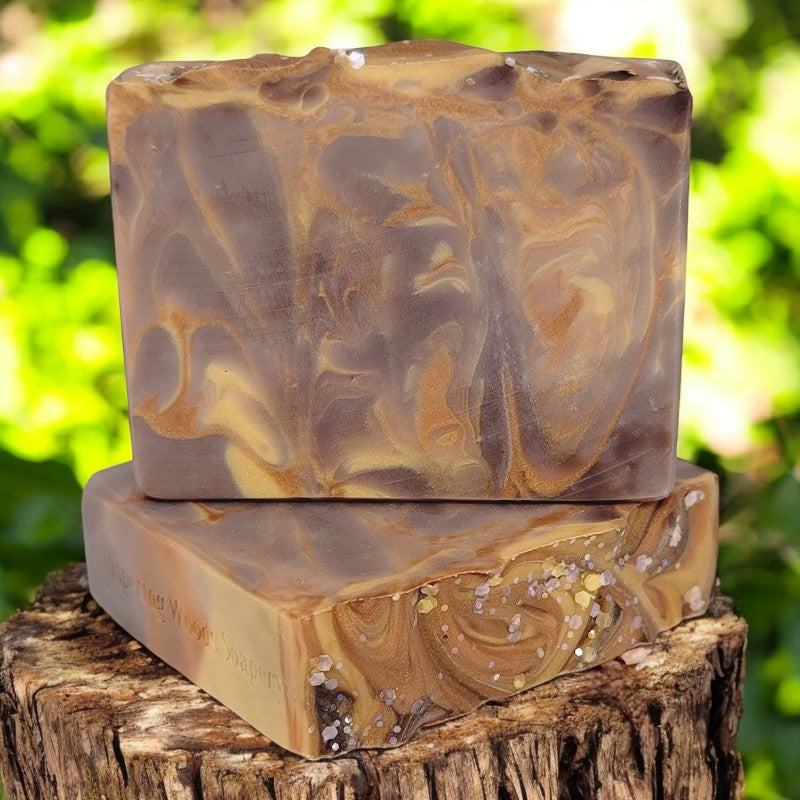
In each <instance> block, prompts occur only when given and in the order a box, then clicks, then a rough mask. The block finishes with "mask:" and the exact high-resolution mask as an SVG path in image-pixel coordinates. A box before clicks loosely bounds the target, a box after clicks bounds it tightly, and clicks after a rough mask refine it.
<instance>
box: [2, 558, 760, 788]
mask: <svg viewBox="0 0 800 800" xmlns="http://www.w3.org/2000/svg"><path fill="white" fill-rule="evenodd" d="M86 586H87V584H86V578H85V572H84V568H83V566H82V565H80V566H74V567H71V568H69V569H67V570H65V571H63V572H60V573H57V574H55V575H53V576H51V578H50V579H49V580H48V581H47V583H46V584H45V585H44V586H43V587H42V589H41V590H40V592H39V595H38V597H37V600H36V602H35V603H34V604H33V605H32V606H30V607H29V608H27V609H25V610H23V611H21V612H19V613H18V614H16V615H15V616H14V617H12V618H11V619H10V620H9V621H8V622H7V623H6V624H5V625H4V626H3V627H2V628H0V712H2V718H1V722H0V737H1V743H0V774H2V776H3V780H4V781H5V785H6V791H7V793H8V795H9V800H23V798H24V799H25V800H31V799H33V798H36V799H37V800H39V799H40V798H41V800H49V798H64V799H65V800H66V799H67V798H68V799H69V800H88V799H89V798H92V799H95V800H101V799H102V798H105V800H116V799H117V798H146V799H147V800H151V798H163V799H164V800H184V798H185V799H186V800H190V799H192V800H201V798H204V799H205V800H255V798H274V800H300V799H301V798H308V800H312V799H313V800H326V799H327V798H331V800H334V799H335V800H342V798H346V799H347V800H350V799H352V800H356V798H365V799H366V798H380V799H381V800H387V799H389V798H391V799H392V800H394V799H395V798H404V799H406V798H407V799H409V800H433V798H439V800H443V799H444V798H447V800H450V798H453V799H454V800H455V799H456V798H458V799H459V800H460V798H465V799H468V798H482V799H484V800H489V799H490V798H497V799H498V800H499V799H500V798H513V799H514V800H572V798H581V799H582V798H598V799H599V800H612V799H613V800H645V799H649V798H661V799H662V800H706V799H708V800H712V799H713V800H728V798H738V797H740V796H741V788H742V771H741V762H740V760H739V756H738V754H737V752H736V746H735V740H736V733H737V729H738V723H739V715H740V711H741V682H742V668H743V655H744V645H745V636H746V626H745V623H744V622H743V621H742V620H741V619H739V618H738V617H736V616H735V615H734V614H733V613H732V612H731V608H730V602H729V601H727V600H725V599H724V598H718V599H716V600H715V601H714V603H713V604H712V607H711V609H710V612H709V614H707V615H706V616H705V617H702V618H700V619H695V620H691V621H689V622H685V623H683V624H682V625H680V626H679V627H678V628H676V629H674V630H672V631H669V632H667V633H666V634H663V635H662V636H661V637H659V639H658V641H657V642H656V643H655V644H654V645H652V646H647V647H641V648H637V650H636V651H631V652H629V653H628V654H626V659H625V660H626V661H628V662H629V663H624V662H623V661H622V660H616V661H613V662H611V663H608V664H606V665H604V666H602V667H599V668H597V669H592V670H589V671H586V672H583V673H580V674H577V675H570V676H566V677H562V678H558V679H556V680H554V681H552V682H550V683H548V684H545V685H544V686H540V687H537V688H535V689H533V690H531V691H529V692H525V693H523V694H521V695H518V696H517V697H515V698H513V699H511V700H510V701H508V702H505V703H502V704H496V705H487V706H484V707H483V708H481V709H479V710H478V711H477V712H474V713H472V714H469V715H468V716H465V717H463V718H461V719H459V720H456V721H453V722H450V723H447V724H445V725H441V726H438V727H435V728H431V729H429V730H426V731H423V732H421V734H420V735H419V736H418V738H417V739H416V740H415V741H414V742H412V743H410V744H408V745H405V746H403V747H400V748H396V749H394V750H383V751H380V750H366V751H360V752H356V753H351V754H349V755H348V756H346V757H342V758H339V759H336V760H332V761H322V762H311V761H306V760H304V759H302V758H299V757H297V756H293V755H290V754H288V753H287V752H286V751H283V750H281V749H279V748H277V747H275V746H274V745H271V744H270V743H269V742H268V741H267V740H266V739H264V737H262V736H260V735H258V734H257V733H255V731H254V730H253V729H252V728H250V727H249V726H248V725H247V724H246V723H244V722H242V721H241V720H239V719H238V717H236V716H235V715H233V714H232V713H231V712H230V711H228V710H227V709H226V708H224V707H223V706H221V705H220V704H219V703H217V702H215V701H214V700H212V699H211V698H209V697H208V696H207V695H206V694H205V693H203V692H202V691H201V690H200V689H198V688H196V687H195V686H193V685H192V684H191V683H189V682H188V681H186V680H185V679H183V678H182V677H181V676H179V675H178V674H177V673H175V672H174V671H173V670H171V669H170V668H168V667H166V666H165V665H164V664H163V663H161V662H160V661H158V660H157V659H155V658H154V657H153V656H151V655H150V654H149V653H148V652H147V651H146V650H144V649H143V648H142V647H141V646H140V645H139V644H138V643H137V642H135V641H133V640H131V638H130V637H129V636H128V635H127V634H125V633H124V632H123V631H122V630H121V629H120V628H118V627H117V626H116V625H115V624H114V623H113V622H112V621H111V620H110V619H109V618H108V617H107V616H106V615H105V614H104V613H103V612H102V611H101V610H100V609H99V608H98V606H97V605H96V603H95V602H94V601H93V600H92V599H91V597H90V596H89V595H88V594H87V589H86ZM255 701H256V699H255V698H254V702H255Z"/></svg>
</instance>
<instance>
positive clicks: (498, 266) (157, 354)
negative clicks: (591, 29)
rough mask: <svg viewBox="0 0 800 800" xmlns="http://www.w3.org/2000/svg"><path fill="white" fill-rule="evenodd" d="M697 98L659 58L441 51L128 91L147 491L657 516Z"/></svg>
mask: <svg viewBox="0 0 800 800" xmlns="http://www.w3.org/2000/svg"><path fill="white" fill-rule="evenodd" d="M690 106H691V98H690V95H689V92H688V91H687V89H686V86H685V84H684V81H683V77H682V73H681V71H680V68H679V67H678V66H677V65H676V64H675V63H673V62H668V61H653V60H639V59H609V58H598V57H593V56H580V55H567V54H558V53H539V52H529V53H515V54H513V55H506V54H502V53H493V52H490V51H486V50H481V49H477V48H472V47H466V46H461V45H455V44H450V43H445V42H411V43H406V44H393V45H385V46H381V47H374V48H366V49H364V50H361V51H349V52H344V51H331V50H327V49H322V48H319V49H316V50H313V51H312V52H311V53H310V54H309V55H307V56H305V57H304V58H287V57H282V56H275V55H269V56H268V55H264V56H256V57H254V58H252V59H249V60H242V61H230V62H194V63H160V64H148V65H144V66H141V67H137V68H134V69H131V70H128V71H127V72H124V73H123V74H122V75H121V76H120V77H119V78H117V80H115V81H114V82H113V83H112V84H111V86H110V88H109V92H108V131H109V146H110V154H111V162H112V199H113V209H114V230H115V237H116V248H117V262H118V269H119V281H120V292H121V304H122V322H123V334H124V341H125V353H126V357H127V366H126V369H127V378H128V390H129V399H130V415H131V426H132V434H133V449H134V463H135V464H136V470H137V478H138V481H139V484H140V486H141V487H142V489H143V490H144V492H145V493H146V494H148V495H150V496H152V497H159V498H183V499H198V498H205V499H224V498H238V497H251V498H282V497H285V498H289V497H354V498H356V497H359V498H397V499H502V498H508V499H513V498H518V499H537V498H562V499H568V500H603V501H614V500H630V499H642V498H657V497H663V496H665V495H666V494H667V493H668V492H669V491H670V489H671V488H672V483H673V480H674V474H673V465H674V454H675V437H676V420H677V405H678V384H679V373H680V352H681V328H682V314H683V290H684V259H685V245H686V238H685V233H686V197H687V177H688V151H689V122H690Z"/></svg>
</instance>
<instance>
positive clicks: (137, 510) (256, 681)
mask: <svg viewBox="0 0 800 800" xmlns="http://www.w3.org/2000/svg"><path fill="white" fill-rule="evenodd" d="M83 515H84V516H83V519H84V533H85V539H86V557H87V562H88V567H89V585H90V588H91V591H92V594H93V595H94V597H95V598H96V600H97V602H98V603H99V604H100V605H101V606H102V607H103V608H104V609H105V610H106V611H107V612H108V613H109V614H110V615H111V616H112V617H113V618H114V619H115V620H116V621H117V622H119V624H120V625H122V626H123V627H124V628H125V629H126V630H127V631H129V632H130V633H131V634H132V635H133V636H135V637H136V638H138V639H139V640H140V641H141V642H142V643H143V644H144V645H145V646H146V647H148V648H149V649H150V650H152V651H153V652H154V653H155V654H156V655H157V656H159V657H160V658H162V659H163V660H164V661H166V662H167V663H168V664H171V665H172V666H174V667H175V668H177V669H178V670H180V671H181V672H182V673H184V674H185V675H186V676H187V677H188V678H190V679H191V680H193V681H195V682H196V683H197V684H198V685H200V686H201V687H202V688H204V689H205V690H206V691H208V692H209V693H210V694H212V695H213V696H214V697H216V698H218V699H219V700H220V701H222V702H223V703H224V704H225V705H227V706H228V707H230V708H231V709H232V710H233V711H235V712H236V713H238V714H240V715H241V716H242V717H243V718H244V719H245V720H247V721H248V722H250V723H251V724H252V725H254V726H255V727H256V728H257V729H258V730H260V731H261V732H263V733H264V734H266V735H267V736H269V737H270V738H271V739H273V740H274V741H275V742H277V743H278V744H280V745H282V746H283V747H286V748H288V749H289V750H292V751H294V752H296V753H300V754H302V755H305V756H308V757H310V758H316V757H319V756H326V755H333V754H336V753H343V752H346V751H348V750H352V749H354V748H358V747H387V746H389V747H391V746H393V745H396V744H399V743H402V742H404V741H406V740H408V739H409V738H410V737H411V736H413V734H414V732H415V731H416V730H417V729H418V728H419V727H420V726H422V725H427V724H430V723H433V722H436V721H439V720H444V719H448V718H452V717H454V716H457V715H459V714H464V713H466V712H468V711H471V710H472V709H474V708H476V707H478V706H479V705H480V704H481V703H484V702H485V701H487V700H498V699H501V698H504V697H507V696H508V695H510V694H513V693H515V692H519V691H522V690H524V689H527V688H529V687H531V686H533V685H535V684H539V683H542V682H544V681H547V680H549V679H550V678H553V677H554V676H556V675H559V674H562V673H565V672H572V671H575V670H581V669H584V668H586V667H590V666H592V665H595V664H600V663H602V662H603V661H607V660H608V659H611V658H614V657H616V656H618V655H619V654H620V653H622V652H624V651H626V650H628V649H630V648H631V647H633V646H635V645H637V644H639V643H640V642H645V641H648V640H652V639H653V638H654V637H655V636H656V634H658V633H659V632H660V631H662V630H664V629H666V628H669V627H671V626H673V625H676V624H677V623H678V622H680V621H681V620H682V619H684V618H686V617H691V616H695V615H697V614H701V613H702V612H703V611H704V610H705V608H706V605H707V603H708V600H709V595H710V593H711V591H712V588H713V583H714V572H715V563H716V553H717V532H718V528H717V483H716V478H715V476H714V475H712V474H711V473H709V472H705V471H703V470H700V469H698V468H697V467H693V466H691V465H689V464H686V463H685V462H679V465H678V480H677V484H676V486H675V488H674V490H673V491H672V493H671V494H670V495H669V496H668V497H667V498H666V499H664V500H661V501H648V502H640V503H624V504H618V505H599V504H595V505H590V504H584V505H580V504H563V503H562V504H531V503H469V504H465V503H408V502H406V503H398V502H381V503H374V502H357V501H330V502H323V501H276V502H273V503H264V502H247V501H237V502H228V503H199V502H170V503H165V502H160V501H155V500H148V499H146V498H144V497H143V496H142V494H141V493H140V491H139V490H138V489H137V488H136V485H135V481H134V475H133V470H132V467H131V465H130V464H124V465H122V466H119V467H113V468H112V469H109V470H105V471H104V472H100V473H98V474H97V475H95V476H94V477H93V478H92V480H91V481H90V482H89V484H88V486H87V487H86V492H85V495H84V505H83Z"/></svg>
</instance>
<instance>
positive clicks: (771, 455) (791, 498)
mask: <svg viewBox="0 0 800 800" xmlns="http://www.w3.org/2000/svg"><path fill="white" fill-rule="evenodd" d="M598 7H601V9H602V10H601V14H602V16H603V20H601V21H602V22H603V23H604V24H605V27H603V25H600V24H599V22H595V19H596V16H597V12H596V10H597V8H598ZM643 9H649V10H648V11H646V12H645V11H643ZM593 15H594V16H593ZM615 15H616V16H615ZM609 23H610V24H609ZM592 26H594V27H595V28H596V30H594V31H592V30H591V28H592ZM676 26H677V27H676ZM576 30H578V32H579V33H581V35H582V36H583V37H584V38H583V39H581V38H580V37H578V38H577V39H576V38H575V36H573V35H572V34H573V33H574V32H575V31H576ZM592 33H593V34H594V36H595V39H594V40H591V39H589V40H587V39H586V36H588V35H590V34H592ZM799 34H800V5H798V4H797V3H796V2H794V0H705V2H702V3H701V2H699V0H673V2H670V0H663V2H660V3H644V2H642V3H638V4H637V3H635V2H630V0H628V2H623V0H618V2H610V1H609V2H604V3H595V4H594V7H592V5H591V2H590V0H495V2H489V3H480V2H478V0H460V2H458V3H452V2H450V0H427V1H426V2H423V0H268V1H267V2H260V1H259V0H206V1H205V2H188V0H179V1H176V2H169V3H165V2H162V1H161V0H140V1H138V2H134V0H57V1H55V2H46V0H28V2H23V1H22V0H15V2H10V3H9V2H3V1H2V0H0V619H3V618H5V617H6V616H7V615H8V614H10V613H11V612H12V611H13V610H14V609H15V608H16V607H19V606H21V605H23V604H25V603H27V602H28V601H29V600H30V599H31V597H32V592H33V590H34V587H35V586H36V585H37V584H38V583H39V582H40V581H41V580H42V579H43V577H44V576H45V574H46V573H47V572H48V571H50V570H52V569H55V568H57V567H59V566H61V565H62V564H65V563H67V562H69V561H72V560H75V559H79V558H80V557H81V537H80V518H79V498H80V489H81V486H82V484H83V483H85V481H86V480H87V479H88V477H89V475H90V474H91V473H92V472H94V471H95V470H97V469H101V468H103V467H106V466H108V465H110V464H112V463H116V462H119V461H123V460H126V459H128V458H129V457H130V451H129V440H128V427H127V420H126V415H125V409H126V399H125V386H124V380H123V376H122V352H121V345H120V333H119V315H118V308H117V297H116V276H115V272H114V257H113V241H112V230H111V220H110V212H109V197H108V193H109V184H108V171H107V152H106V143H105V131H104V119H103V115H104V107H103V103H104V89H105V85H106V84H107V83H108V82H109V81H110V80H111V79H112V78H113V77H114V76H115V75H116V74H117V73H119V72H120V71H122V70H123V69H124V68H126V67H128V66H131V65H133V64H136V63H141V62H144V61H151V60H164V59H181V58H194V59H202V58H207V57H218V58H227V57H240V56H246V55H251V54H252V53H255V52H268V51H273V52H283V53H289V54H301V53H303V52H306V51H307V50H308V49H310V48H311V47H313V46H315V45H317V44H328V45H338V46H345V45H352V46H356V45H358V46H364V45H369V44H377V43H379V42H381V41H385V40H387V39H399V38H450V39H455V40H460V41H464V42H467V43H471V44H477V45H481V46H485V47H491V48H494V49H502V50H515V49H537V48H539V49H559V48H564V47H565V45H564V41H566V42H567V44H571V43H573V42H575V41H577V42H578V45H579V46H581V48H582V49H584V50H586V51H589V52H599V53H609V54H613V53H614V50H613V49H611V48H616V54H617V55H626V54H627V55H639V56H659V57H677V58H682V59H683V58H686V59H688V60H687V61H685V62H684V64H685V66H686V68H687V74H688V77H689V80H690V84H691V85H692V87H693V89H694V93H695V128H694V142H693V153H694V160H693V182H692V198H691V206H690V218H691V223H690V228H691V231H690V252H689V279H688V281H689V285H688V292H689V301H688V305H687V318H686V344H685V359H684V390H683V405H682V422H681V439H680V450H681V455H683V456H684V457H687V458H691V459H694V460H696V461H699V462H700V463H702V464H704V465H706V466H709V467H711V468H713V469H715V470H717V471H718V472H719V474H720V475H721V477H722V487H723V503H722V519H723V523H724V525H723V530H722V536H723V543H722V548H721V552H720V567H719V572H720V578H721V581H722V589H723V591H725V592H727V593H730V594H732V595H733V596H734V598H735V599H736V601H737V604H738V607H739V609H740V611H741V612H742V613H743V614H744V616H745V617H746V618H747V620H748V622H749V623H750V627H751V634H750V648H749V655H748V666H747V685H746V698H745V704H746V710H745V716H744V720H743V723H742V731H741V737H740V743H741V748H742V751H743V754H744V757H745V761H746V768H747V790H746V791H747V795H746V796H747V797H748V798H751V800H756V799H758V800H778V798H800V292H798V288H799V287H800V104H798V102H797V101H796V100H793V99H792V98H793V97H794V95H793V93H794V92H796V91H798V89H797V87H798V86H800V42H799V41H798V35H799ZM621 36H622V38H620V37H621ZM670 36H672V38H671V39H670V38H669V37H670ZM625 37H627V38H625ZM687 37H688V38H687ZM584 41H586V42H587V44H582V43H583V42H584ZM671 43H672V44H675V43H680V48H678V49H681V53H675V52H671V51H670V44H671ZM575 49H578V46H576V47H575ZM1 793H2V790H0V794H1Z"/></svg>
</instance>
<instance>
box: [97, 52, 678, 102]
mask: <svg viewBox="0 0 800 800" xmlns="http://www.w3.org/2000/svg"><path fill="white" fill-rule="evenodd" d="M471 60H474V61H476V63H481V62H482V63H483V65H484V66H495V67H506V68H508V69H522V70H524V71H526V72H528V73H530V74H531V75H534V76H536V77H538V78H543V79H545V80H548V81H550V82H553V83H562V82H565V81H570V80H576V79H577V80H613V81H619V82H622V81H641V80H661V81H666V82H668V83H671V84H673V85H674V87H675V89H676V91H687V92H688V87H687V84H686V78H685V75H684V72H683V69H682V68H681V66H680V64H678V63H677V62H676V61H672V60H668V59H652V58H627V57H625V58H617V57H611V56H596V55H589V54H584V53H560V52H549V51H543V50H527V51H511V52H508V53H503V52H496V51H492V50H488V49H485V48H480V47H473V46H470V45H462V44H457V43H454V42H446V41H438V40H415V41H409V40H405V41H403V42H392V43H389V44H382V45H376V46H372V47H363V48H350V49H331V48H326V47H317V48H314V49H313V50H311V51H310V52H309V53H308V54H307V55H305V56H282V55H278V54H257V55H254V56H252V57H250V58H243V59H232V60H227V61H214V60H209V61H156V62H151V63H146V64H140V65H137V66H134V67H131V68H129V69H126V70H125V71H123V72H122V73H121V74H120V75H119V76H118V77H117V78H116V79H115V80H114V81H112V83H111V84H110V86H109V88H111V87H113V86H114V85H120V84H125V85H135V84H145V85H149V86H153V87H158V86H162V87H164V88H169V89H170V90H174V89H178V88H181V87H188V86H192V88H203V87H205V88H207V89H220V88H224V86H226V85H231V84H239V83H249V82H251V81H254V80H263V79H264V78H265V77H272V78H274V79H282V78H292V77H300V76H302V75H306V74H308V72H309V70H310V69H314V68H318V67H320V66H322V64H324V63H331V62H332V63H334V64H339V65H341V66H343V67H345V68H350V69H352V70H353V71H354V72H357V71H361V70H366V71H367V72H369V71H372V70H374V69H379V70H384V69H385V68H387V67H391V68H402V67H404V66H419V64H422V63H427V64H436V65H437V66H439V67H440V68H441V66H442V65H443V64H444V63H446V62H451V63H452V62H455V64H453V66H455V65H456V64H462V63H463V62H464V61H471ZM234 76H235V79H234Z"/></svg>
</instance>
